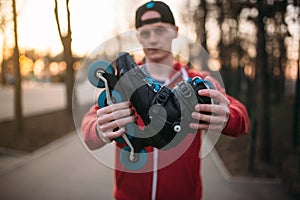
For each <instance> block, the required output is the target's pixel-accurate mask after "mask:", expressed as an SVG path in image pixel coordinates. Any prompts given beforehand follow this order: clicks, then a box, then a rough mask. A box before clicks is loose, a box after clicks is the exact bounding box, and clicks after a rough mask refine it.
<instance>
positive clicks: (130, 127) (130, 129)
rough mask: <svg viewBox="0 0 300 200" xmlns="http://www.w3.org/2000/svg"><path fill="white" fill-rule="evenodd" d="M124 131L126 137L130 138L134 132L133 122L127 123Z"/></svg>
mask: <svg viewBox="0 0 300 200" xmlns="http://www.w3.org/2000/svg"><path fill="white" fill-rule="evenodd" d="M125 132H126V133H127V136H128V139H129V140H131V139H132V137H133V136H134V132H135V128H134V124H133V123H130V124H127V125H126V126H125Z"/></svg>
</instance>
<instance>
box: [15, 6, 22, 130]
mask: <svg viewBox="0 0 300 200" xmlns="http://www.w3.org/2000/svg"><path fill="white" fill-rule="evenodd" d="M12 7H13V21H14V39H15V47H14V52H13V61H14V66H15V102H14V104H15V119H16V127H17V129H18V133H22V129H23V113H22V88H21V81H22V80H21V73H20V62H19V54H20V53H19V45H18V27H17V24H18V23H17V11H16V0H12Z"/></svg>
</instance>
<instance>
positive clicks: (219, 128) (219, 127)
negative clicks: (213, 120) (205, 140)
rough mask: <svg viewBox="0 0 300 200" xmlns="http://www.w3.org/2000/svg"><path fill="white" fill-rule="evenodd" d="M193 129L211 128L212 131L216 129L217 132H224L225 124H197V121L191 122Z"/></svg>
mask: <svg viewBox="0 0 300 200" xmlns="http://www.w3.org/2000/svg"><path fill="white" fill-rule="evenodd" d="M189 127H190V128H191V129H196V130H199V129H200V130H211V131H216V132H222V130H223V128H224V125H220V124H197V123H191V124H190V125H189Z"/></svg>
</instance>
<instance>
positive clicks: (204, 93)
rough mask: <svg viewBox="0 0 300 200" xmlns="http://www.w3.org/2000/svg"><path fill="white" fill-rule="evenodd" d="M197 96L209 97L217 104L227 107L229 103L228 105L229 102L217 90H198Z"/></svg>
mask: <svg viewBox="0 0 300 200" xmlns="http://www.w3.org/2000/svg"><path fill="white" fill-rule="evenodd" d="M198 94H199V95H200V96H207V97H211V98H213V99H214V100H215V101H217V102H219V103H220V104H225V105H229V103H230V101H229V100H228V99H227V98H226V96H225V95H223V94H222V93H221V92H220V91H218V90H210V89H203V90H198Z"/></svg>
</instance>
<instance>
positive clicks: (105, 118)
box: [97, 102, 137, 141]
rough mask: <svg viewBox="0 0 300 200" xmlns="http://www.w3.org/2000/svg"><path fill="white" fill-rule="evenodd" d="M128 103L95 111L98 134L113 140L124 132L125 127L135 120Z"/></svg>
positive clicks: (132, 110)
mask: <svg viewBox="0 0 300 200" xmlns="http://www.w3.org/2000/svg"><path fill="white" fill-rule="evenodd" d="M134 113H135V112H134V109H133V107H132V105H131V104H130V102H122V103H116V104H112V105H110V106H106V107H103V108H100V109H99V110H97V123H98V134H102V135H101V137H102V138H103V137H104V138H106V139H108V140H110V141H111V140H113V139H114V138H117V137H119V136H121V135H122V134H123V133H124V132H125V125H126V124H128V123H131V122H135V121H136V120H137V117H136V115H134Z"/></svg>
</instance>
